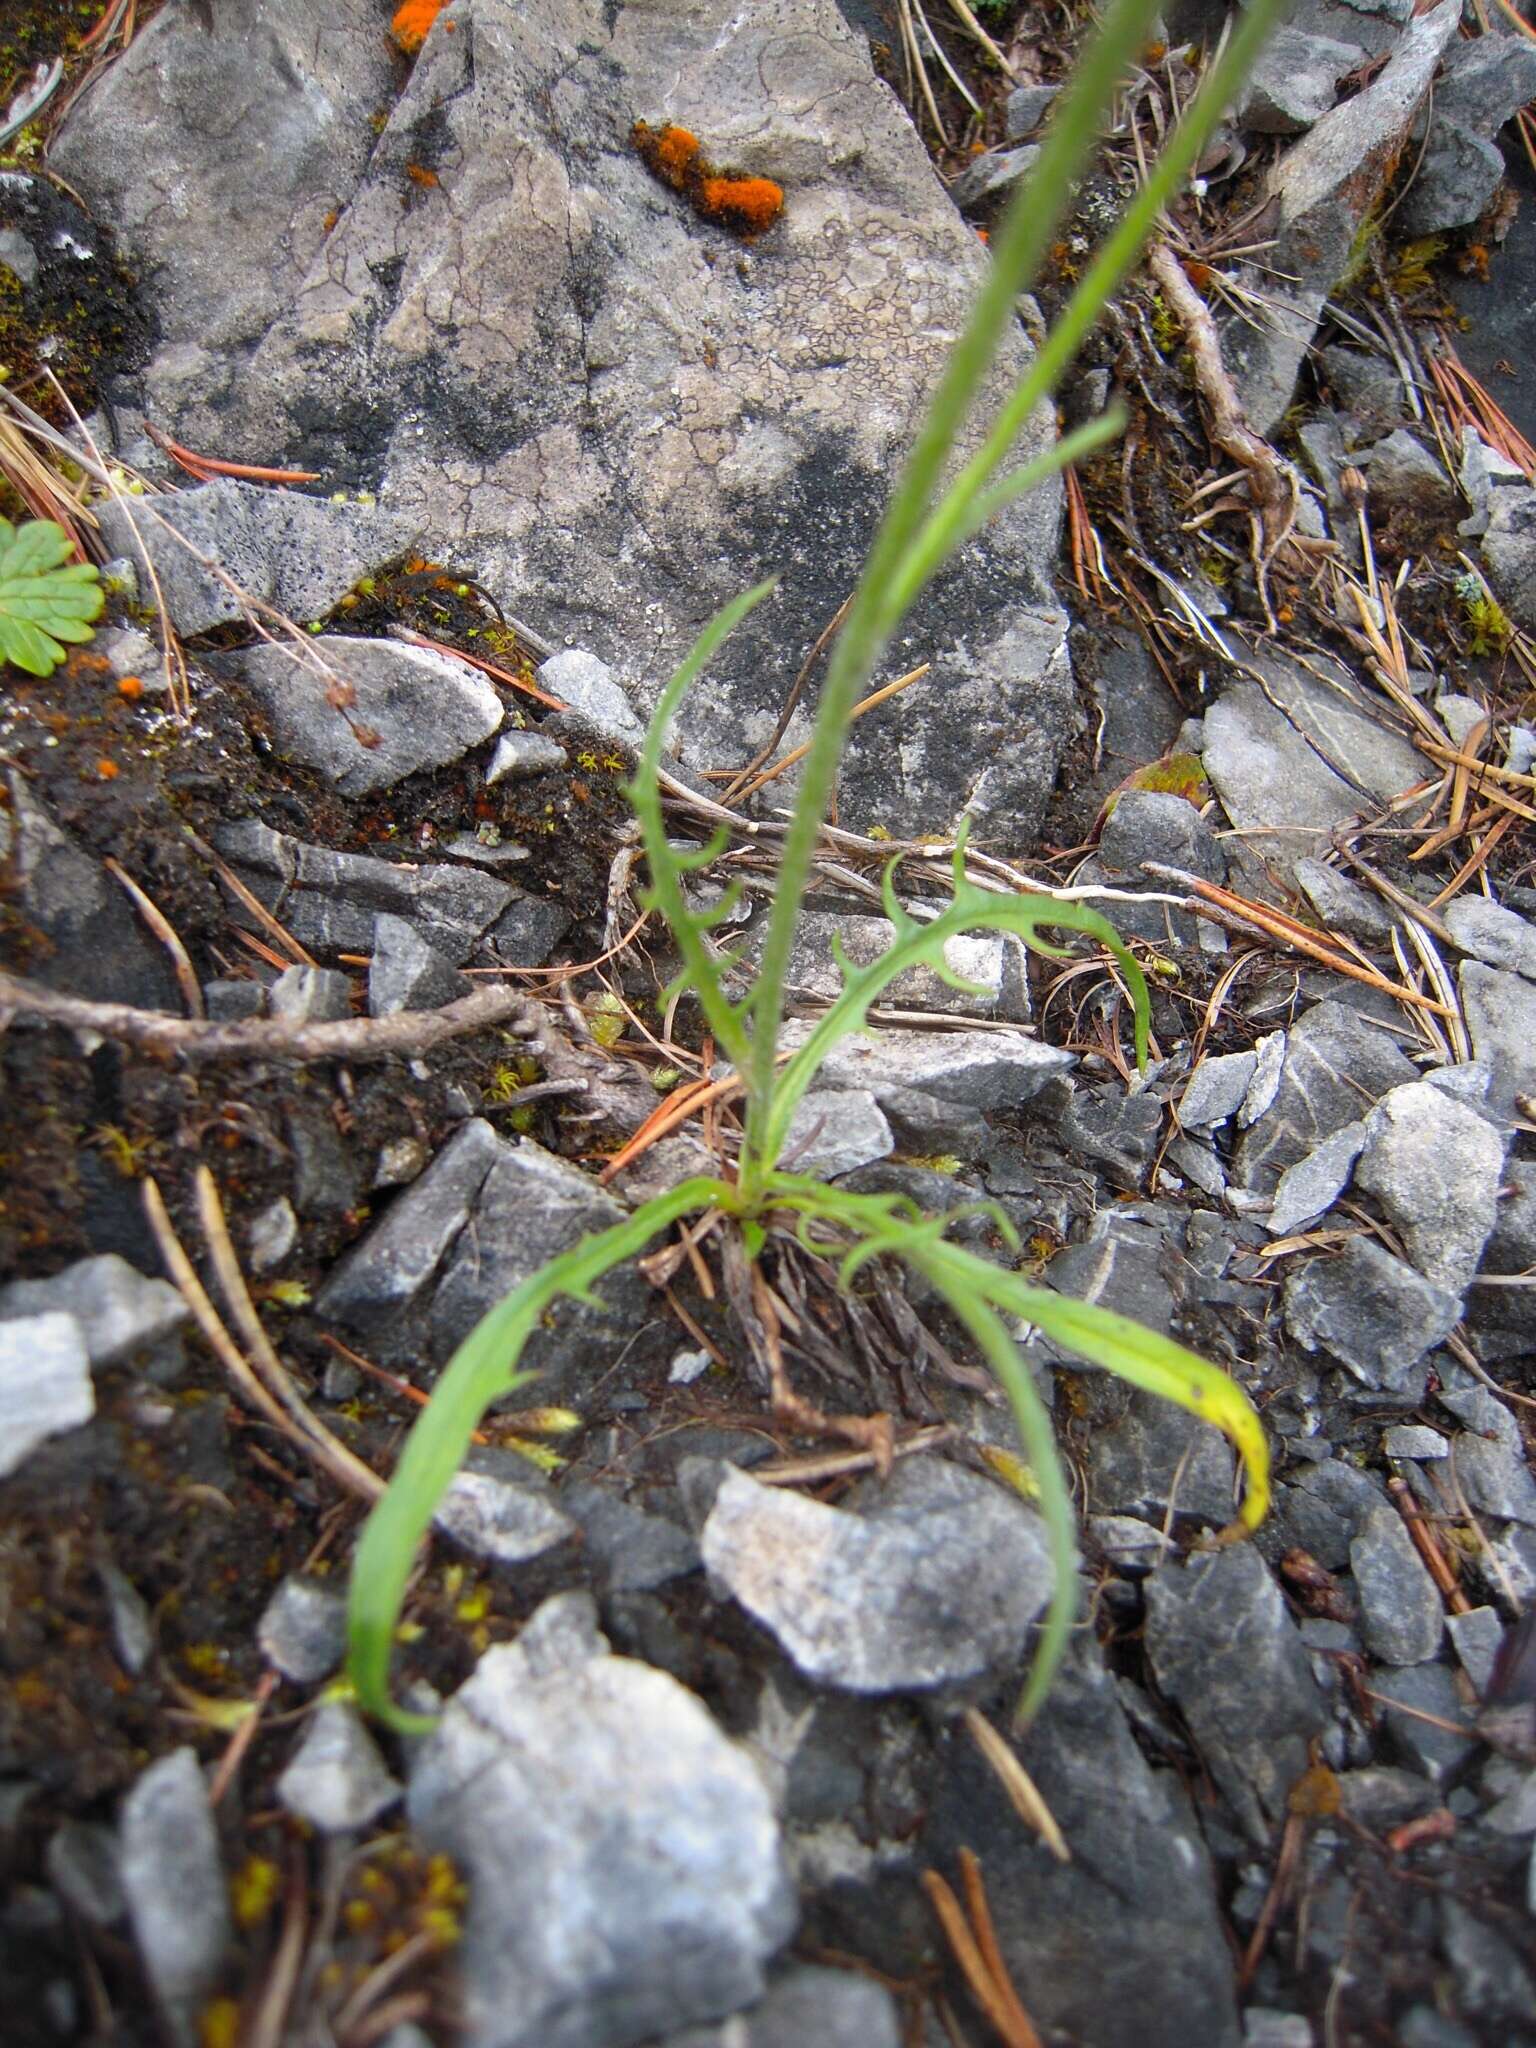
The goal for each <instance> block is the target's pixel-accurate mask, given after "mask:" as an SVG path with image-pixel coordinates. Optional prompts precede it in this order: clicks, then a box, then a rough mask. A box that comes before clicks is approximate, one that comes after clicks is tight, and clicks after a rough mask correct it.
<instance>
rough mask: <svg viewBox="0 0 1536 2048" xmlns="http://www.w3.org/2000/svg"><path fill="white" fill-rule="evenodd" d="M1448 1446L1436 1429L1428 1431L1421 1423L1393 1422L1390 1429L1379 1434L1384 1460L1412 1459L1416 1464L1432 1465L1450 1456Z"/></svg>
mask: <svg viewBox="0 0 1536 2048" xmlns="http://www.w3.org/2000/svg"><path fill="white" fill-rule="evenodd" d="M1450 1449H1451V1447H1450V1444H1449V1442H1448V1441H1447V1440H1446V1438H1444V1437H1443V1436H1442V1435H1441V1434H1440V1432H1439V1430H1438V1429H1430V1428H1428V1427H1427V1426H1426V1425H1425V1424H1424V1423H1422V1422H1394V1423H1393V1425H1392V1427H1391V1428H1390V1429H1384V1430H1383V1431H1382V1433H1381V1450H1382V1456H1383V1457H1386V1458H1412V1459H1414V1460H1415V1461H1416V1462H1423V1463H1433V1462H1434V1461H1435V1460H1437V1459H1439V1458H1444V1457H1448V1456H1449V1455H1450Z"/></svg>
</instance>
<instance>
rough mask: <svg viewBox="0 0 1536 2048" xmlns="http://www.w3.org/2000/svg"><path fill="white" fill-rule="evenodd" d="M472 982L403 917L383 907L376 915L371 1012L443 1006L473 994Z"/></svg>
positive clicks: (382, 1013)
mask: <svg viewBox="0 0 1536 2048" xmlns="http://www.w3.org/2000/svg"><path fill="white" fill-rule="evenodd" d="M470 986H471V984H470V983H469V982H468V981H466V980H465V978H464V976H463V975H462V974H460V973H459V971H458V969H457V968H456V967H455V966H454V964H453V962H452V961H451V960H449V959H447V958H445V956H444V955H443V954H441V953H440V952H438V950H437V948H436V947H435V946H432V945H429V944H428V942H427V941H426V940H425V939H424V938H423V937H422V935H421V933H420V932H419V931H417V929H416V927H415V926H414V925H413V924H411V923H410V922H409V921H408V920H407V919H405V918H403V917H396V916H394V915H393V913H392V912H389V911H382V912H381V913H380V914H379V916H377V917H376V918H375V919H374V921H373V952H372V955H371V957H370V959H369V963H368V1014H369V1016H370V1017H393V1016H394V1015H395V1014H396V1013H397V1012H398V1011H400V1010H437V1009H441V1008H442V1006H443V1005H444V1004H445V1003H451V1002H453V1001H454V1000H455V999H456V998H457V997H459V996H463V995H468V994H469V991H470Z"/></svg>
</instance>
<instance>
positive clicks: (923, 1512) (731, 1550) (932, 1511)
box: [701, 1458, 1052, 1693]
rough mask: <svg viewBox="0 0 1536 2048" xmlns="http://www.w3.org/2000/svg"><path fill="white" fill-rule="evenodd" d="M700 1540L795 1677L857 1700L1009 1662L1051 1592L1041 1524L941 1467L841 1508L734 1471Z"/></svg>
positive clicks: (920, 1466) (898, 1478)
mask: <svg viewBox="0 0 1536 2048" xmlns="http://www.w3.org/2000/svg"><path fill="white" fill-rule="evenodd" d="M701 1541H702V1548H703V1553H704V1563H705V1565H706V1567H707V1568H708V1570H709V1572H710V1574H711V1576H712V1578H714V1579H716V1580H718V1581H719V1583H720V1584H721V1585H722V1586H723V1587H724V1588H725V1589H726V1591H727V1592H729V1593H730V1594H731V1595H732V1597H733V1598H734V1599H736V1600H738V1601H739V1602H740V1603H741V1605H742V1606H743V1607H745V1608H746V1610H747V1612H748V1613H749V1614H751V1615H752V1616H753V1617H754V1618H755V1619H756V1620H758V1621H760V1622H761V1623H762V1624H763V1625H764V1627H765V1628H767V1629H769V1630H770V1631H771V1632H772V1634H773V1635H774V1636H775V1637H776V1638H777V1639H778V1641H779V1642H780V1643H781V1644H782V1645H783V1646H784V1648H785V1650H786V1651H787V1652H788V1653H789V1655H790V1656H791V1657H792V1658H793V1659H794V1661H795V1663H796V1664H797V1665H798V1666H799V1668H800V1669H801V1670H802V1671H803V1672H805V1673H806V1675H807V1676H808V1677H810V1678H812V1679H814V1680H816V1681H817V1682H819V1683H821V1684H824V1685H831V1686H836V1687H839V1688H841V1689H843V1690H846V1691H849V1692H876V1693H878V1692H898V1691H920V1690H927V1689H930V1688H932V1687H934V1686H940V1685H951V1684H954V1683H956V1682H958V1681H960V1680H963V1679H967V1678H974V1677H975V1676H977V1675H978V1674H979V1673H981V1672H983V1671H986V1670H988V1669H989V1668H991V1667H993V1666H996V1665H999V1664H1007V1663H1009V1662H1011V1661H1012V1660H1013V1659H1014V1658H1016V1657H1017V1656H1018V1654H1019V1652H1020V1651H1021V1649H1022V1648H1023V1644H1024V1638H1025V1634H1026V1632H1027V1630H1028V1628H1029V1624H1030V1622H1031V1621H1033V1619H1034V1618H1035V1616H1036V1615H1037V1614H1038V1613H1039V1612H1040V1610H1041V1608H1042V1607H1043V1606H1044V1605H1045V1602H1046V1600H1047V1599H1048V1598H1049V1595H1050V1590H1051V1577H1052V1575H1051V1566H1050V1560H1049V1557H1048V1555H1047V1552H1046V1548H1045V1543H1044V1539H1043V1537H1042V1535H1041V1533H1040V1527H1039V1523H1038V1521H1037V1520H1036V1518H1035V1516H1034V1515H1033V1514H1031V1513H1030V1511H1029V1510H1028V1509H1027V1508H1025V1507H1024V1505H1023V1503H1022V1502H1020V1501H1019V1500H1018V1499H1016V1498H1013V1497H1010V1496H1009V1495H1008V1494H1007V1493H1005V1492H1004V1491H1003V1490H1002V1488H1000V1487H998V1486H995V1485H993V1484H992V1482H991V1481H989V1480H985V1479H981V1478H978V1477H977V1476H976V1475H975V1474H974V1473H970V1472H965V1471H962V1470H961V1469H960V1467H958V1466H955V1465H949V1464H946V1463H943V1462H942V1461H940V1460H938V1459H931V1458H910V1459H905V1460H903V1461H902V1463H901V1464H900V1465H898V1466H897V1467H896V1469H895V1471H894V1472H893V1473H892V1475H891V1477H890V1479H889V1480H887V1481H886V1482H884V1483H883V1484H880V1483H874V1484H868V1483H866V1484H865V1485H862V1486H860V1487H859V1488H858V1489H856V1491H855V1494H854V1495H853V1496H852V1498H851V1500H850V1502H849V1504H848V1505H847V1506H845V1507H841V1508H832V1507H826V1506H824V1505H823V1504H822V1503H821V1502H820V1501H815V1500H811V1499H809V1498H807V1497H806V1496H804V1495H801V1494H796V1493H791V1492H789V1491H788V1490H787V1489H781V1488H778V1487H770V1486H763V1485H760V1484H759V1483H758V1481H757V1480H755V1479H752V1478H750V1477H749V1476H748V1475H747V1474H746V1473H745V1472H740V1471H734V1470H733V1471H730V1472H728V1473H727V1474H726V1476H725V1478H724V1480H723V1481H722V1482H721V1485H720V1488H719V1491H718V1492H717V1493H716V1495H715V1502H714V1506H713V1507H712V1508H711V1510H710V1513H709V1519H708V1520H707V1522H706V1523H705V1525H704V1530H703V1536H702V1539H701Z"/></svg>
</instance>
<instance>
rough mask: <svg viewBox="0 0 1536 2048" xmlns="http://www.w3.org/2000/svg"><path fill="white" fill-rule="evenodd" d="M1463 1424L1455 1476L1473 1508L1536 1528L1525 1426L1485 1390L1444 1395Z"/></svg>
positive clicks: (1470, 1389)
mask: <svg viewBox="0 0 1536 2048" xmlns="http://www.w3.org/2000/svg"><path fill="white" fill-rule="evenodd" d="M1438 1399H1439V1402H1440V1405H1441V1407H1442V1408H1449V1409H1450V1411H1451V1413H1452V1414H1453V1415H1454V1416H1455V1417H1456V1418H1457V1420H1458V1421H1459V1422H1460V1423H1461V1425H1462V1433H1461V1435H1459V1436H1458V1437H1457V1439H1456V1477H1457V1479H1458V1481H1459V1482H1460V1485H1461V1488H1462V1490H1463V1492H1464V1493H1465V1494H1466V1496H1467V1499H1468V1500H1469V1501H1470V1502H1471V1503H1472V1505H1473V1507H1475V1508H1480V1509H1481V1510H1482V1511H1483V1513H1484V1514H1488V1515H1497V1516H1499V1517H1500V1518H1501V1519H1502V1520H1504V1521H1509V1522H1524V1523H1525V1524H1526V1525H1527V1526H1528V1527H1532V1528H1536V1479H1533V1478H1532V1477H1531V1472H1530V1467H1529V1465H1528V1464H1527V1463H1526V1456H1525V1447H1524V1444H1523V1443H1522V1441H1521V1435H1520V1425H1519V1423H1518V1422H1517V1421H1516V1420H1515V1418H1514V1416H1513V1415H1512V1414H1511V1413H1510V1411H1509V1409H1508V1408H1506V1407H1505V1405H1504V1403H1503V1402H1502V1401H1500V1400H1499V1399H1498V1398H1497V1396H1495V1395H1494V1394H1491V1393H1490V1392H1489V1391H1488V1389H1487V1388H1486V1387H1466V1388H1463V1389H1462V1390H1461V1391H1460V1392H1456V1393H1452V1392H1449V1391H1442V1392H1441V1394H1440V1395H1439V1396H1438Z"/></svg>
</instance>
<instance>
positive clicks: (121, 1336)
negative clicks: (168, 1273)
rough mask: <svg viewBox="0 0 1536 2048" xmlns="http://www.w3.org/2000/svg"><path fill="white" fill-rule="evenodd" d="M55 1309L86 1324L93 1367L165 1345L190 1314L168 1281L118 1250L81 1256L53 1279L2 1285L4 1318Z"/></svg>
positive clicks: (101, 1367) (0, 1312) (0, 1316)
mask: <svg viewBox="0 0 1536 2048" xmlns="http://www.w3.org/2000/svg"><path fill="white" fill-rule="evenodd" d="M54 1309H56V1310H59V1311H61V1312H62V1313H63V1314H65V1315H70V1316H73V1317H74V1318H75V1321H76V1322H77V1323H78V1324H79V1325H80V1332H81V1335H82V1336H83V1338H84V1339H85V1348H86V1351H87V1352H88V1353H89V1355H90V1361H91V1370H92V1372H101V1371H102V1370H104V1368H106V1367H107V1366H111V1365H121V1364H123V1363H124V1362H125V1361H126V1360H127V1359H129V1358H131V1357H132V1356H133V1354H134V1353H135V1352H136V1351H143V1350H147V1349H149V1348H150V1346H152V1345H155V1344H159V1343H160V1342H161V1341H162V1340H163V1339H164V1338H166V1337H168V1336H169V1335H170V1334H171V1332H172V1331H173V1330H176V1329H179V1328H180V1326H181V1325H182V1324H183V1323H184V1322H185V1321H186V1319H187V1305H186V1303H185V1302H184V1301H183V1300H182V1298H181V1296H180V1295H179V1294H178V1293H177V1292H176V1289H175V1288H174V1287H172V1286H171V1284H170V1282H169V1281H168V1280H152V1279H149V1278H148V1277H147V1276H146V1275H145V1274H143V1273H140V1272H139V1271H138V1270H137V1268H135V1267H133V1266H130V1265H129V1263H128V1261H127V1260H126V1259H123V1258H119V1257H118V1255H117V1253H116V1252H101V1253H99V1254H97V1256H96V1257H94V1258H89V1259H78V1260H76V1262H75V1264H74V1265H72V1266H66V1267H65V1269H64V1271H63V1272H62V1273H55V1274H54V1275H53V1276H52V1278H51V1279H48V1280H13V1281H11V1282H10V1284H9V1285H8V1286H6V1287H3V1288H0V1323H3V1322H4V1321H5V1320H6V1319H8V1318H10V1317H14V1316H32V1315H42V1314H45V1313H47V1312H48V1311H49V1310H54Z"/></svg>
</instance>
